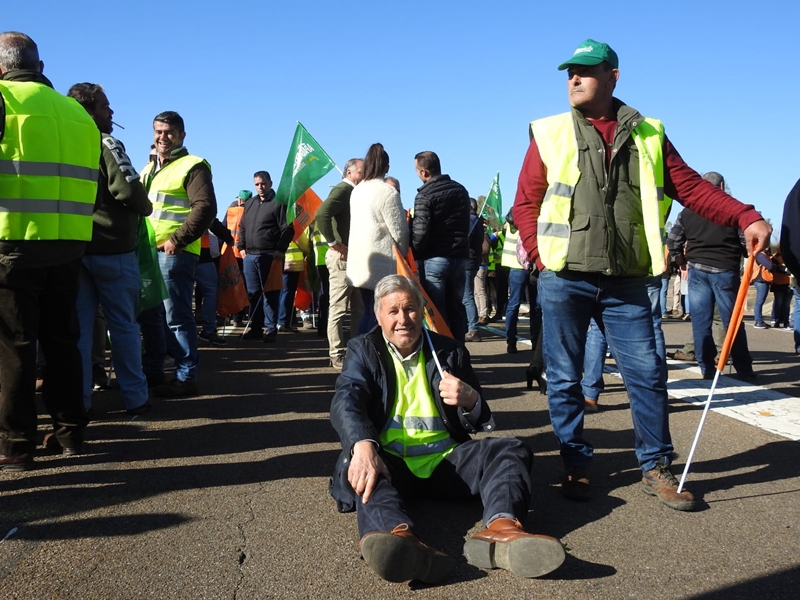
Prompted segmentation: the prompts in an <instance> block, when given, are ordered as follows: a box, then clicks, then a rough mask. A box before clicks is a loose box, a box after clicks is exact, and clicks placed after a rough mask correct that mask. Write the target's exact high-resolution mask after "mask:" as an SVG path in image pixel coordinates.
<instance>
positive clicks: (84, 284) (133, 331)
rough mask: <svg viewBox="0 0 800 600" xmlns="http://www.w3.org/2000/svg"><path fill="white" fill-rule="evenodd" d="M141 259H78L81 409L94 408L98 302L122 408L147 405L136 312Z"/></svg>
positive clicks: (132, 255) (100, 256) (110, 256)
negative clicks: (79, 262) (95, 323)
mask: <svg viewBox="0 0 800 600" xmlns="http://www.w3.org/2000/svg"><path fill="white" fill-rule="evenodd" d="M141 285H142V279H141V276H140V275H139V260H138V258H137V257H136V254H135V253H133V252H128V253H125V254H107V255H103V254H91V255H90V254H87V255H85V256H84V257H83V259H82V266H81V274H80V283H79V286H78V300H77V302H76V309H77V312H78V324H79V326H80V331H81V337H80V340H79V341H78V349H79V350H80V353H81V361H82V364H83V405H84V406H85V407H86V409H87V410H88V409H90V408H91V407H92V331H93V329H94V317H95V313H96V312H97V305H98V303H99V304H100V306H102V307H103V314H104V315H105V317H106V325H107V327H108V331H109V334H110V335H111V360H112V361H113V363H114V371H115V372H116V374H117V383H119V389H120V392H122V399H123V402H124V403H125V408H138V407H139V406H142V405H143V404H144V403H145V402H147V397H148V396H147V380H146V379H145V376H144V372H143V371H142V339H141V336H140V334H139V324H138V323H137V322H136V315H137V314H138V312H139V288H140V287H141Z"/></svg>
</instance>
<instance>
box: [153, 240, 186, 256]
mask: <svg viewBox="0 0 800 600" xmlns="http://www.w3.org/2000/svg"><path fill="white" fill-rule="evenodd" d="M158 250H160V251H161V252H163V253H164V254H180V253H181V252H183V248H179V247H178V246H176V245H175V244H173V243H172V240H167V241H166V242H164V243H163V244H161V245H160V246H159V247H158Z"/></svg>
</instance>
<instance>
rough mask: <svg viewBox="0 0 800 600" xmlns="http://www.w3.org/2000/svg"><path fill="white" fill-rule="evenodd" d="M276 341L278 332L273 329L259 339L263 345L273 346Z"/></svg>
mask: <svg viewBox="0 0 800 600" xmlns="http://www.w3.org/2000/svg"><path fill="white" fill-rule="evenodd" d="M277 339H278V330H277V329H273V330H272V331H268V332H267V333H265V334H264V335H263V336H262V337H261V341H262V342H264V343H265V344H274V343H275V340H277Z"/></svg>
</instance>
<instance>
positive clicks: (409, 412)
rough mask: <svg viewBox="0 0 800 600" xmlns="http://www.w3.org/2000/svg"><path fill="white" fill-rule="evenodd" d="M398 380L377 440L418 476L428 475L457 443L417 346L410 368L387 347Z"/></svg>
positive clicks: (424, 477) (425, 476)
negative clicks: (439, 404)
mask: <svg viewBox="0 0 800 600" xmlns="http://www.w3.org/2000/svg"><path fill="white" fill-rule="evenodd" d="M389 356H391V358H392V365H393V367H394V373H395V377H396V381H397V385H396V387H395V389H396V392H395V393H396V396H395V401H394V404H393V405H392V410H391V411H390V413H389V420H388V421H387V423H386V426H385V427H384V428H383V431H381V434H380V436H379V439H378V441H379V442H380V444H381V447H382V448H383V449H384V450H386V451H387V452H389V453H390V454H394V455H395V456H399V457H400V458H402V459H403V461H404V462H405V463H406V466H407V467H408V469H409V470H410V471H411V472H412V473H413V474H414V475H416V476H417V477H420V478H423V479H427V478H428V477H430V476H431V473H433V471H434V469H436V467H437V466H438V465H439V463H440V462H442V460H443V459H444V457H445V456H447V455H448V454H450V452H452V451H453V448H455V447H456V446H457V445H458V444H457V443H456V441H455V440H454V439H453V438H452V437H450V433H449V432H448V431H447V427H445V424H444V421H443V420H442V417H441V415H440V414H439V410H438V409H437V408H436V403H435V402H434V399H433V394H432V393H431V390H430V386H429V384H428V378H427V371H426V369H425V357H424V356H423V350H422V349H420V351H419V354H418V356H417V361H416V366H415V367H414V368H413V369H409V372H411V376H410V377H409V375H408V373H407V371H406V369H405V368H404V366H403V362H402V361H401V360H400V359H399V358H398V357H397V356H396V355H395V353H394V352H393V351H391V350H389Z"/></svg>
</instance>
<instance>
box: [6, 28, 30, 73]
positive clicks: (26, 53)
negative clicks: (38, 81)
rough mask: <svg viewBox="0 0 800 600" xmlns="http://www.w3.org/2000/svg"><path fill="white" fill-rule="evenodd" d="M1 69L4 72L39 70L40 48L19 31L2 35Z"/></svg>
mask: <svg viewBox="0 0 800 600" xmlns="http://www.w3.org/2000/svg"><path fill="white" fill-rule="evenodd" d="M0 69H2V70H3V71H4V72H7V71H17V70H19V69H31V70H34V71H38V70H39V48H38V47H37V46H36V42H34V41H33V40H32V39H31V38H30V37H29V36H27V35H25V34H24V33H20V32H19V31H6V32H4V33H0Z"/></svg>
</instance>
